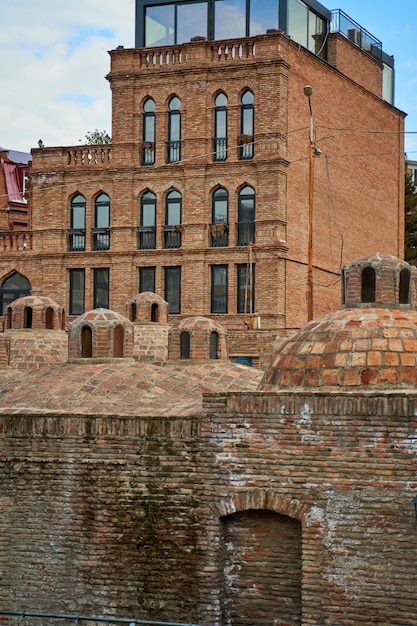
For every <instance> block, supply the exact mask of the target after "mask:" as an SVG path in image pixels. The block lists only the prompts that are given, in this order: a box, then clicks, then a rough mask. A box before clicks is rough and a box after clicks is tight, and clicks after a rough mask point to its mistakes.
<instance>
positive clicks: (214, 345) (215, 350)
mask: <svg viewBox="0 0 417 626" xmlns="http://www.w3.org/2000/svg"><path fill="white" fill-rule="evenodd" d="M218 358H219V333H217V332H216V331H215V330H214V331H213V332H211V333H210V359H218Z"/></svg>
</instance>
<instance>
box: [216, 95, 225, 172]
mask: <svg viewBox="0 0 417 626" xmlns="http://www.w3.org/2000/svg"><path fill="white" fill-rule="evenodd" d="M214 105H215V109H214V141H213V154H214V161H226V159H227V96H226V94H224V93H219V94H218V95H217V96H216V99H215V100H214Z"/></svg>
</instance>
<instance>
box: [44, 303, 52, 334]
mask: <svg viewBox="0 0 417 626" xmlns="http://www.w3.org/2000/svg"><path fill="white" fill-rule="evenodd" d="M53 327H54V310H53V308H52V307H50V306H48V308H47V309H46V311H45V328H48V329H53Z"/></svg>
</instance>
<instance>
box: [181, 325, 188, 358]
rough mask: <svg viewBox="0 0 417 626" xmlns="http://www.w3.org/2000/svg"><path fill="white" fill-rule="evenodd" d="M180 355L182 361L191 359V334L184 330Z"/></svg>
mask: <svg viewBox="0 0 417 626" xmlns="http://www.w3.org/2000/svg"><path fill="white" fill-rule="evenodd" d="M180 353H181V359H183V360H187V359H189V358H190V333H189V332H187V331H186V330H183V331H182V333H181V335H180Z"/></svg>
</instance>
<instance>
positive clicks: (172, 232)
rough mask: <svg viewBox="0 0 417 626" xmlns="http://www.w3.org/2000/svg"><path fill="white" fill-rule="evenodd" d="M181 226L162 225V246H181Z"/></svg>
mask: <svg viewBox="0 0 417 626" xmlns="http://www.w3.org/2000/svg"><path fill="white" fill-rule="evenodd" d="M181 243H182V236H181V226H180V225H179V224H178V225H177V226H164V247H165V248H181Z"/></svg>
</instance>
